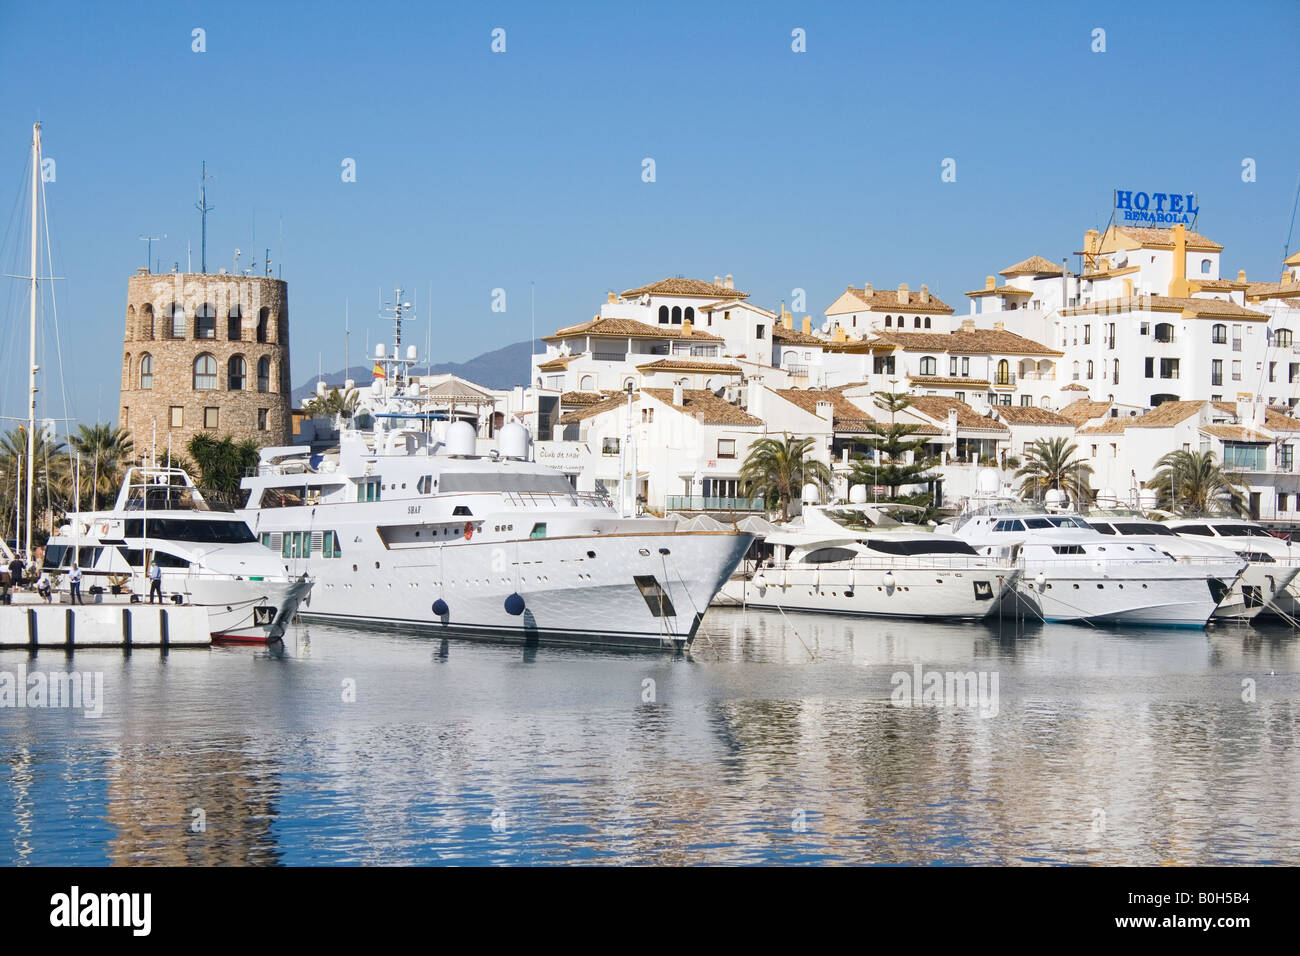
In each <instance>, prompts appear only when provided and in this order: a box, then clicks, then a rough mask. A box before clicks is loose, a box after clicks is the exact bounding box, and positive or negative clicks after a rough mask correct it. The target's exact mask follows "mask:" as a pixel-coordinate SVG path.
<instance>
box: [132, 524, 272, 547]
mask: <svg viewBox="0 0 1300 956" xmlns="http://www.w3.org/2000/svg"><path fill="white" fill-rule="evenodd" d="M146 534H147V535H148V536H149V537H150V538H159V539H165V540H168V541H193V542H196V543H198V544H251V543H252V542H254V541H256V540H257V538H255V537H254V536H253V532H252V531H251V530H250V529H249V527H248V525H246V524H244V522H242V521H187V520H185V519H184V518H150V519H149V520H148V522H144V521H141V520H140V519H135V518H132V519H128V521H127V522H126V535H127V537H129V538H143V537H144V536H145V535H146Z"/></svg>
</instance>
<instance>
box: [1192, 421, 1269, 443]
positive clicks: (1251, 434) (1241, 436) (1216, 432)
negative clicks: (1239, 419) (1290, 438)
mask: <svg viewBox="0 0 1300 956" xmlns="http://www.w3.org/2000/svg"><path fill="white" fill-rule="evenodd" d="M1201 431H1202V432H1204V433H1205V434H1207V435H1213V436H1214V437H1215V438H1218V439H1219V440H1221V441H1244V442H1250V443H1252V444H1256V445H1266V444H1270V443H1271V442H1272V441H1273V439H1271V438H1269V437H1267V436H1265V435H1261V434H1260V433H1259V432H1257V431H1253V430H1252V429H1249V428H1247V427H1245V426H1244V425H1202V426H1201Z"/></svg>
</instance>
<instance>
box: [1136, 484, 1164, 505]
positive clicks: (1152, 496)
mask: <svg viewBox="0 0 1300 956" xmlns="http://www.w3.org/2000/svg"><path fill="white" fill-rule="evenodd" d="M1158 500H1159V499H1158V498H1157V497H1156V493H1155V490H1154V489H1152V488H1143V489H1142V490H1141V491H1139V492H1138V507H1140V508H1141V509H1142V510H1143V511H1154V510H1155V507H1156V502H1157V501H1158Z"/></svg>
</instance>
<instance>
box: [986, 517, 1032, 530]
mask: <svg viewBox="0 0 1300 956" xmlns="http://www.w3.org/2000/svg"><path fill="white" fill-rule="evenodd" d="M993 530H994V531H1024V530H1025V525H1024V522H1023V521H1020V520H1019V519H1016V518H1006V519H1003V520H1002V521H999V522H998V523H997V524H995V525H994V526H993Z"/></svg>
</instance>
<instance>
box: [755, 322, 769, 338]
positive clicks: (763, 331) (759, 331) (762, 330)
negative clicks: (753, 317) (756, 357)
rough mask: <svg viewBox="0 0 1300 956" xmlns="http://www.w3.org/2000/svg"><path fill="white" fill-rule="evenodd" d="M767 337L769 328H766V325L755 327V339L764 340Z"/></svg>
mask: <svg viewBox="0 0 1300 956" xmlns="http://www.w3.org/2000/svg"><path fill="white" fill-rule="evenodd" d="M766 335H767V326H766V325H756V326H754V338H756V339H761V338H764V337H765V336H766Z"/></svg>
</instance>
